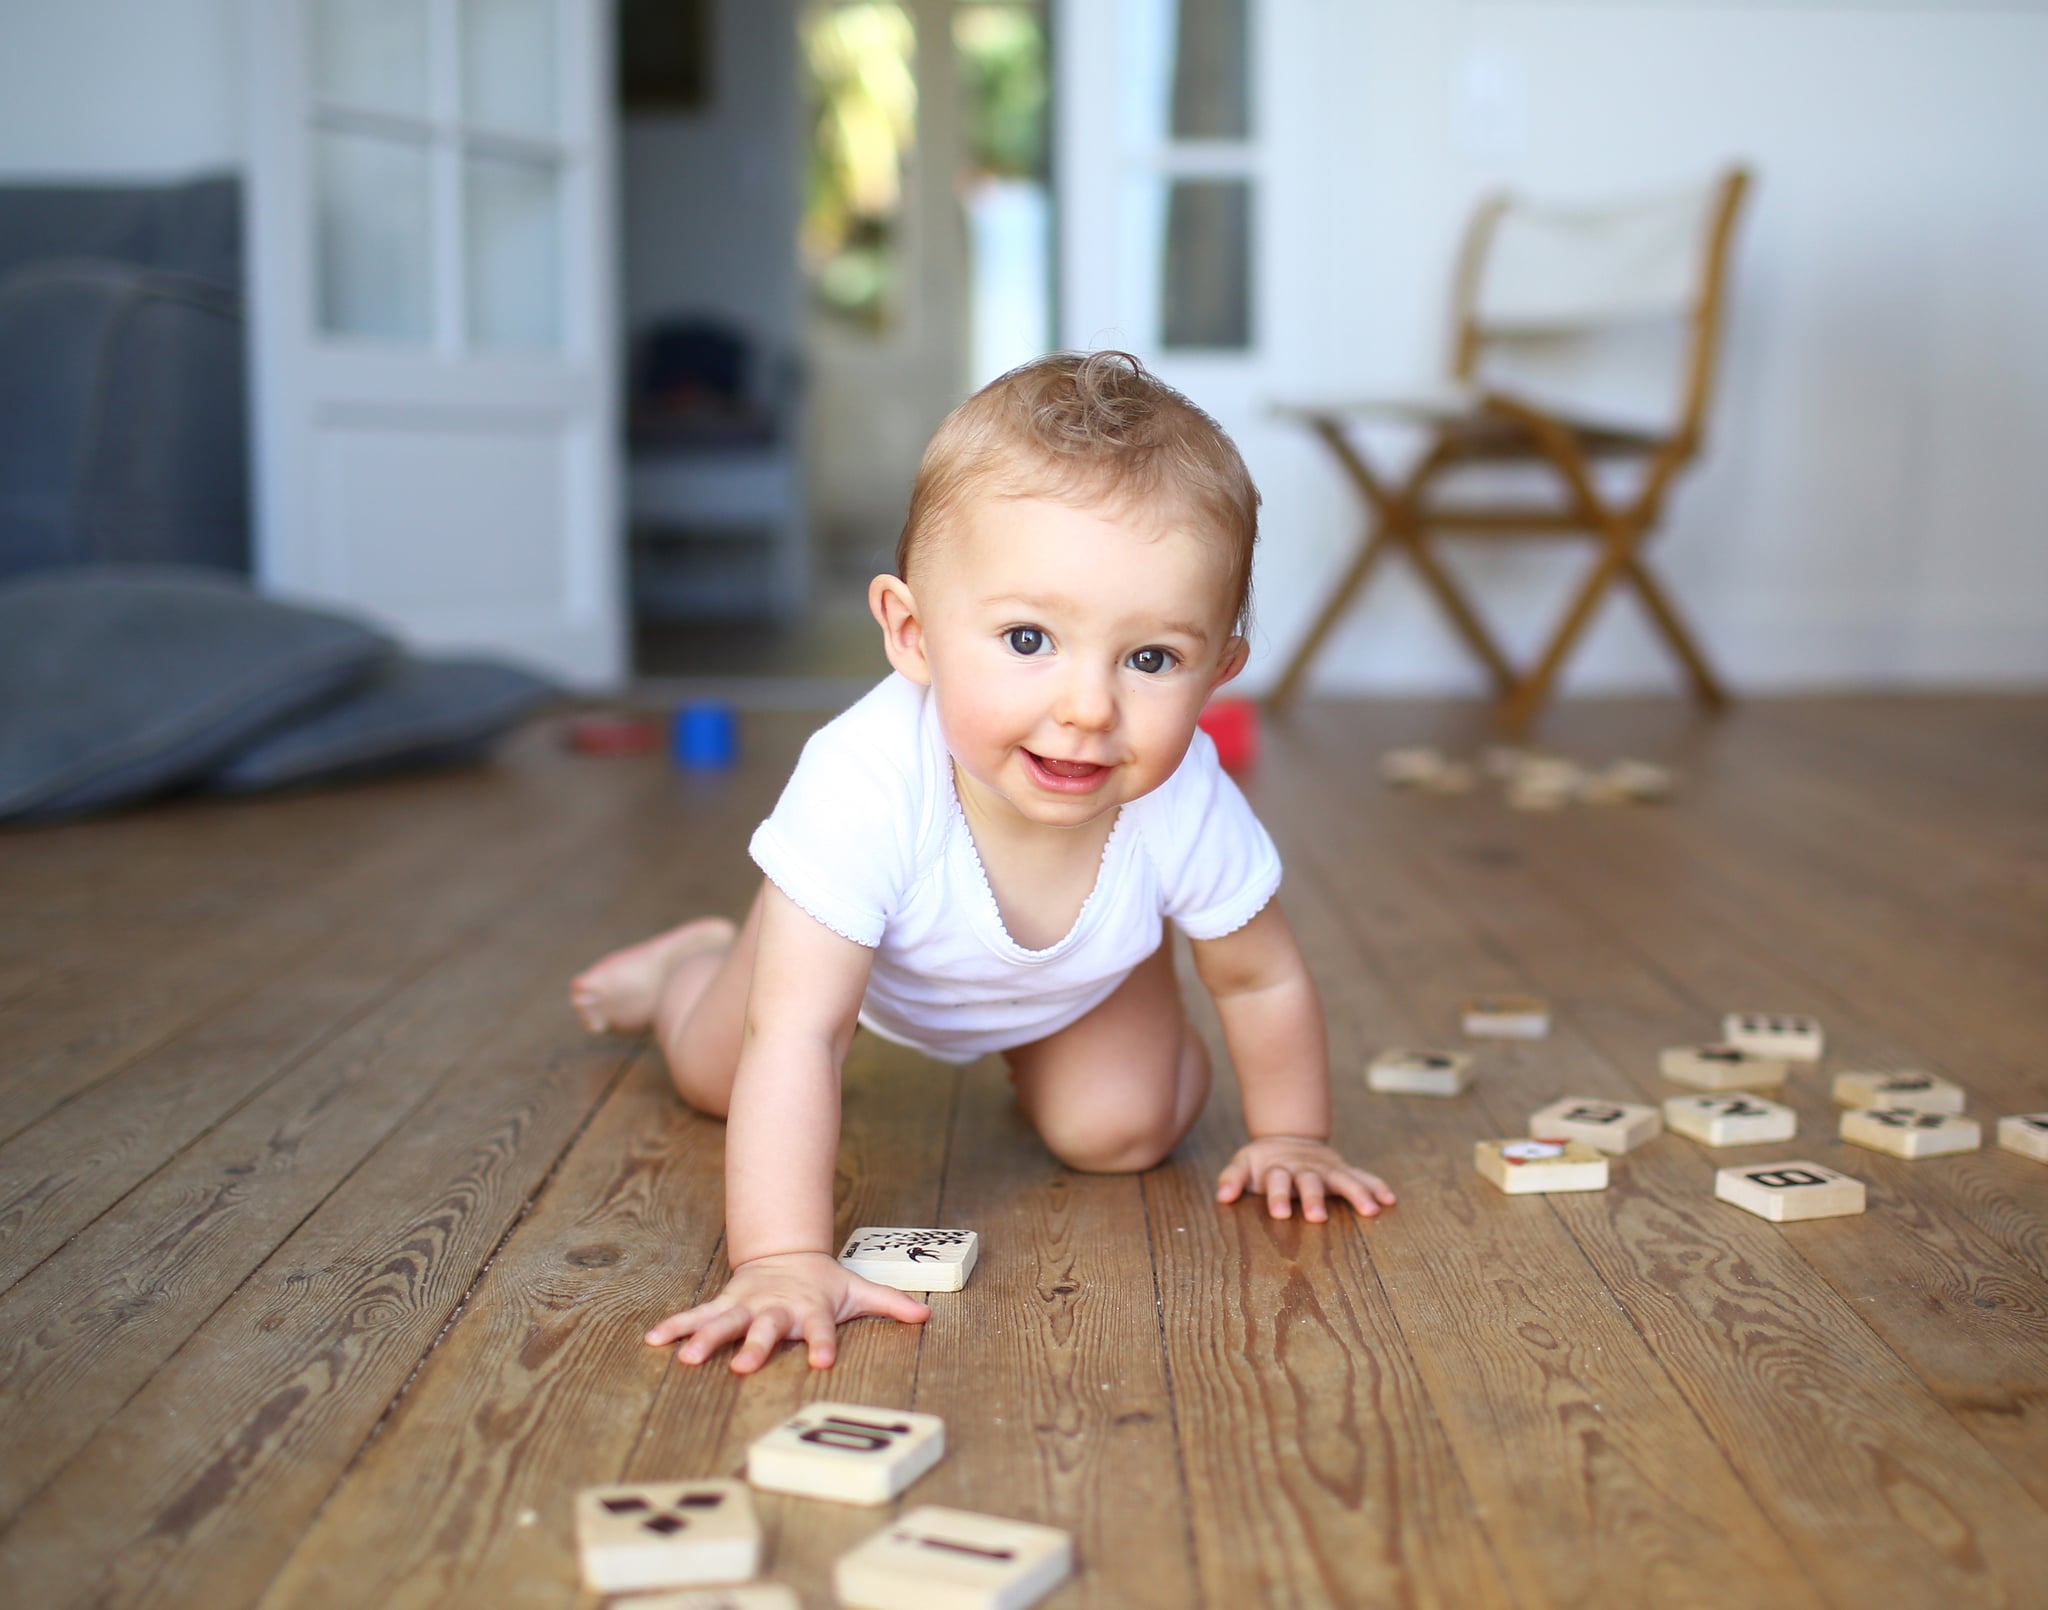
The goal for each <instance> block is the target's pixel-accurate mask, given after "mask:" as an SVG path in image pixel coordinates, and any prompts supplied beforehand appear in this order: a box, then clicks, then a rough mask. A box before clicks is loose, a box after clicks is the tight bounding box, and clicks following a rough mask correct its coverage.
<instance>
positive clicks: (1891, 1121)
mask: <svg viewBox="0 0 2048 1610" xmlns="http://www.w3.org/2000/svg"><path fill="white" fill-rule="evenodd" d="M1842 1139H1844V1140H1846V1141H1853V1142H1854V1143H1855V1144H1856V1145H1858V1146H1868V1147H1869V1148H1870V1149H1871V1150H1872V1151H1877V1152H1890V1153H1891V1154H1892V1156H1894V1157H1942V1156H1945V1155H1946V1154H1948V1153H1950V1152H1974V1151H1975V1150H1976V1149H1977V1148H1978V1147H1979V1146H1982V1145H1983V1144H1984V1126H1983V1125H1981V1124H1979V1123H1978V1122H1977V1120H1976V1119H1974V1118H1958V1117H1957V1116H1956V1115H1955V1114H1954V1113H1948V1112H1914V1111H1913V1110H1912V1109H1910V1108H1907V1107H1852V1108H1850V1109H1849V1110H1848V1111H1847V1112H1845V1113H1843V1114H1842Z"/></svg>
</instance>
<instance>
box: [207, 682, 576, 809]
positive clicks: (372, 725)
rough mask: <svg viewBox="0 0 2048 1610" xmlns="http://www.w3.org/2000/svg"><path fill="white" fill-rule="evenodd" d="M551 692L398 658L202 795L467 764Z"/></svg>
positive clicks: (240, 761) (236, 762)
mask: <svg viewBox="0 0 2048 1610" xmlns="http://www.w3.org/2000/svg"><path fill="white" fill-rule="evenodd" d="M554 691H555V689H554V685H553V684H552V683H549V682H547V681H545V680H544V679H542V678H540V677H538V676H534V675H532V674H530V673H529V672H526V671H522V670H520V669H518V668H517V667H516V666H510V665H505V664H501V663H498V662H495V661H490V660H452V659H451V660H423V659H413V658H410V657H401V658H399V659H396V660H393V661H391V662H389V663H387V664H386V665H384V666H382V667H380V668H379V669H378V670H377V671H376V672H375V673H373V674H372V675H371V676H370V677H368V678H366V679H365V680H364V681H363V682H362V683H361V684H359V685H358V686H357V687H355V688H353V689H351V690H350V691H349V692H348V693H347V694H345V695H343V696H342V697H341V699H340V700H338V701H337V702H336V703H334V704H332V705H330V706H328V707H327V708H325V709H323V710H320V711H318V712H316V713H314V714H312V715H309V716H307V717H305V718H303V719H301V720H298V721H294V722H292V723H291V724H290V725H289V726H287V727H285V728H283V729H281V730H279V731H278V732H276V733H274V734H272V735H271V736H269V737H267V738H263V739H260V740H259V741H258V742H256V743H255V744H253V745H252V746H250V747H249V748H248V749H245V750H243V751H242V752H241V753H240V754H237V755H235V756H234V757H233V758H231V759H230V760H229V761H228V762H227V763H226V764H225V765H224V766H222V767H221V768H220V769H219V770H218V771H216V772H214V773H213V774H212V775H211V776H210V777H209V778H208V779H207V786H208V787H209V788H215V789H221V790H224V791H227V792H231V793H241V792H246V791H249V790H252V789H259V788H284V787H288V786H294V785H298V784H304V783H316V782H318V783H325V782H335V781H339V780H341V779H343V778H349V777H363V776H369V775H371V774H373V773H377V772H385V771H392V770H396V769H398V768H401V767H411V766H425V765H446V764H453V763H456V762H459V761H464V760H470V759H474V758H477V757H479V756H481V755H482V754H483V752H484V751H485V750H486V749H487V748H488V747H489V745H490V741H491V740H492V739H493V738H495V737H496V736H497V735H498V734H499V733H501V732H504V731H505V730H506V729H507V728H509V727H512V726H514V725H516V724H517V723H518V722H520V721H521V720H523V719H524V718H525V717H526V716H528V715H529V714H531V713H532V711H533V710H534V708H535V707H536V706H538V705H539V704H540V703H541V702H542V701H544V700H545V699H547V698H548V697H549V696H550V695H551V694H553V693H554Z"/></svg>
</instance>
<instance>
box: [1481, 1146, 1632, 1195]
mask: <svg viewBox="0 0 2048 1610" xmlns="http://www.w3.org/2000/svg"><path fill="white" fill-rule="evenodd" d="M1472 1166H1473V1167H1474V1168H1476V1169H1478V1170H1479V1172H1480V1173H1481V1174H1483V1175H1485V1176H1486V1178H1487V1179H1489V1180H1491V1181H1492V1182H1493V1183H1494V1184H1495V1185H1497V1186H1499V1187H1500V1188H1501V1189H1502V1190H1503V1191H1506V1192H1507V1193H1508V1195H1510V1196H1527V1195H1532V1194H1534V1193H1535V1192H1538V1191H1604V1190H1606V1189H1607V1158H1606V1157H1605V1156H1604V1155H1603V1154H1602V1153H1600V1152H1596V1151H1595V1150H1593V1148H1592V1147H1590V1146H1588V1145H1587V1144H1586V1143H1585V1142H1584V1141H1578V1140H1482V1141H1480V1142H1479V1143H1478V1144H1477V1145H1475V1146H1474V1147H1473V1148H1472Z"/></svg>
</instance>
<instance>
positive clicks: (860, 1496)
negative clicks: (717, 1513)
mask: <svg viewBox="0 0 2048 1610" xmlns="http://www.w3.org/2000/svg"><path fill="white" fill-rule="evenodd" d="M945 1451H946V1422H945V1421H943V1420H941V1419H940V1418H939V1417H938V1416H937V1415H935V1414H912V1413H910V1412H909V1411H908V1410H902V1409H876V1408H871V1407H869V1406H868V1405H866V1404H862V1403H812V1404H807V1405H806V1406H805V1407H804V1408H802V1409H799V1410H798V1411H797V1412H796V1414H794V1415H793V1416H791V1417H790V1418H789V1419H787V1420H785V1421H784V1422H783V1423H782V1424H781V1425H779V1426H777V1427H776V1428H775V1429H774V1430H773V1431H770V1432H769V1433H767V1435H765V1436H761V1437H756V1438H755V1439H754V1442H753V1445H752V1446H751V1447H749V1448H748V1449H747V1480H748V1481H750V1482H752V1483H753V1484H754V1485H755V1486H756V1487H760V1488H763V1489H765V1490H766V1491H768V1492H775V1493H796V1494H799V1495H800V1496H802V1497H805V1498H829V1499H831V1500H833V1501H834V1502H835V1503H841V1504H886V1503H887V1502H888V1501H889V1500H890V1499H892V1498H894V1497H895V1496H896V1495H897V1494H898V1493H900V1492H902V1491H903V1489H904V1488H906V1487H908V1486H909V1485H910V1484H911V1483H912V1482H914V1481H916V1480H917V1478H918V1477H920V1476H922V1475H923V1474H924V1473H925V1472H926V1471H927V1470H929V1469H931V1468H932V1466H933V1465H935V1464H937V1463H938V1462H939V1460H940V1458H941V1457H942V1456H943V1455H944V1453H945Z"/></svg>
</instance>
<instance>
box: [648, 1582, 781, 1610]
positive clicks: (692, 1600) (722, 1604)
mask: <svg viewBox="0 0 2048 1610" xmlns="http://www.w3.org/2000/svg"><path fill="white" fill-rule="evenodd" d="M620 1603H621V1604H622V1605H625V1606H629V1607H630V1610H804V1607H803V1601H802V1600H801V1599H799V1598H798V1597H797V1596H796V1590H795V1589H794V1588H785V1587H784V1586H783V1585H782V1584H781V1583H780V1582H748V1583H745V1584H741V1585H727V1586H725V1587H720V1588H685V1589H683V1591H682V1592H680V1593H649V1594H636V1595H634V1597H632V1598H631V1599H625V1600H621V1601H620Z"/></svg>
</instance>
